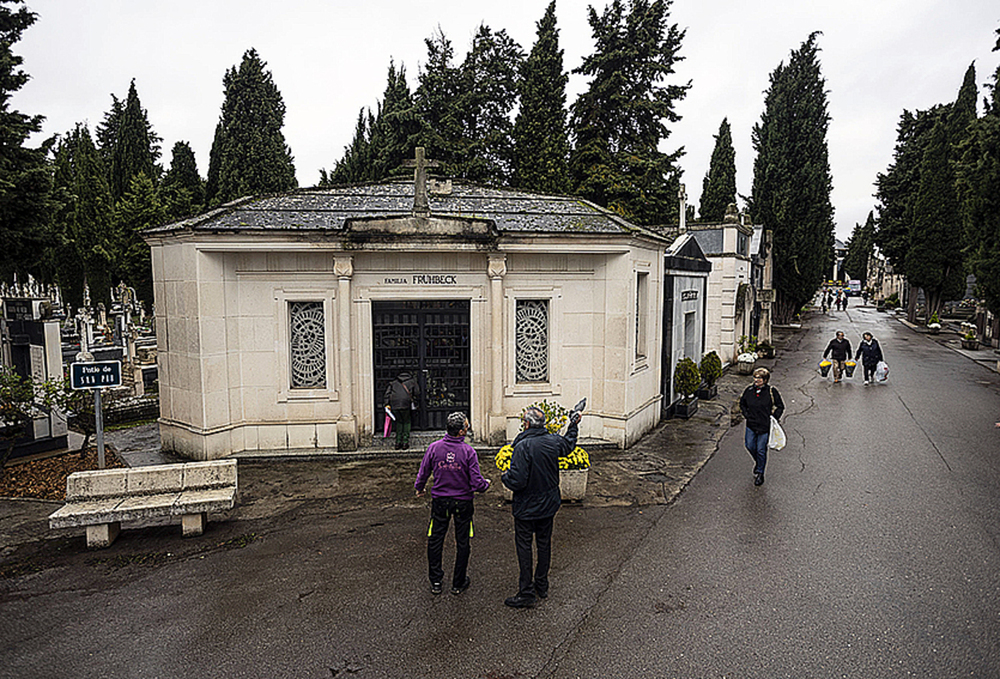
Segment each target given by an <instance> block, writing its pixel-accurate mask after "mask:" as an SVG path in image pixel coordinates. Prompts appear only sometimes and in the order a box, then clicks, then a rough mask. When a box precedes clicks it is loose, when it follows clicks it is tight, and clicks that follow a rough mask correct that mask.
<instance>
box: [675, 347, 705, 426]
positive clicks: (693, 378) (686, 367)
mask: <svg viewBox="0 0 1000 679" xmlns="http://www.w3.org/2000/svg"><path fill="white" fill-rule="evenodd" d="M699 384H701V374H700V373H699V372H698V366H697V365H696V364H695V362H694V361H692V360H691V359H690V358H683V359H681V360H680V361H679V362H678V363H677V366H676V367H675V368H674V391H676V392H677V393H678V394H680V395H681V400H680V401H678V402H677V404H676V405H675V406H674V414H675V415H677V416H678V417H683V418H684V419H687V418H689V417H691V416H692V415H694V414H695V413H696V412H698V399H697V398H696V397H695V395H694V392H695V390H696V389H697V388H698V385H699Z"/></svg>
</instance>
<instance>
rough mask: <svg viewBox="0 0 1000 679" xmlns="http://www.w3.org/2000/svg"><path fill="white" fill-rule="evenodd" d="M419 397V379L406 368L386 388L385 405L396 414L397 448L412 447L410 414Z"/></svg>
mask: <svg viewBox="0 0 1000 679" xmlns="http://www.w3.org/2000/svg"><path fill="white" fill-rule="evenodd" d="M419 398H420V387H419V386H418V385H417V379H416V378H415V377H414V376H413V375H411V374H410V373H409V372H408V371H406V370H404V371H403V372H401V373H399V374H398V375H396V379H394V380H393V381H392V382H390V383H389V386H388V387H386V388H385V398H384V401H385V405H387V406H388V407H389V408H390V409H391V410H392V414H393V415H395V416H396V421H395V426H396V450H406V449H407V448H409V447H410V426H411V417H410V415H411V411H412V410H413V409H414V408H415V407H416V405H415V404H416V403H417V401H418V399H419Z"/></svg>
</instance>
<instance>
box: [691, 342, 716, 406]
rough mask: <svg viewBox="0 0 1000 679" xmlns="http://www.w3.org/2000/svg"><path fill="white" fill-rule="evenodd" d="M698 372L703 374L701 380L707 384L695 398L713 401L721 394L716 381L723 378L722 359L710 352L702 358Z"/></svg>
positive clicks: (696, 393)
mask: <svg viewBox="0 0 1000 679" xmlns="http://www.w3.org/2000/svg"><path fill="white" fill-rule="evenodd" d="M698 370H699V372H701V379H702V380H703V381H704V382H705V386H704V387H702V388H701V389H699V390H698V391H697V392H695V396H697V397H698V398H699V399H704V400H706V401H711V400H712V399H713V398H715V397H716V396H717V395H718V393H719V387H718V385H717V384H716V381H718V379H719V378H720V377H722V359H721V358H719V355H718V354H717V353H715V352H714V351H710V352H708V353H707V354H705V355H704V356H702V358H701V365H699V366H698Z"/></svg>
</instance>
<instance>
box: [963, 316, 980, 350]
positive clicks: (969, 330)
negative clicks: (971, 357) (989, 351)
mask: <svg viewBox="0 0 1000 679" xmlns="http://www.w3.org/2000/svg"><path fill="white" fill-rule="evenodd" d="M962 330H963V332H962V348H963V349H968V350H969V351H976V350H977V349H979V338H978V336H977V335H976V326H975V325H973V324H972V323H969V322H967V321H966V322H964V323H962Z"/></svg>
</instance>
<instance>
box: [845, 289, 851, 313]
mask: <svg viewBox="0 0 1000 679" xmlns="http://www.w3.org/2000/svg"><path fill="white" fill-rule="evenodd" d="M850 299H851V296H850V295H849V294H848V293H846V292H845V293H844V311H847V302H848V300H850Z"/></svg>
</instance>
